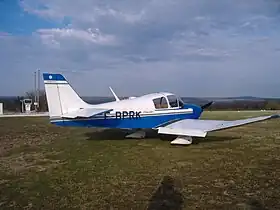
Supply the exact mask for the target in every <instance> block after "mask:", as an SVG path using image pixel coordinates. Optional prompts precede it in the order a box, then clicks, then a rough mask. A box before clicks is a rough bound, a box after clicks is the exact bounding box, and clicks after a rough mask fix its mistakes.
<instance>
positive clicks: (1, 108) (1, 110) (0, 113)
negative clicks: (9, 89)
mask: <svg viewBox="0 0 280 210" xmlns="http://www.w3.org/2000/svg"><path fill="white" fill-rule="evenodd" d="M0 115H3V103H0Z"/></svg>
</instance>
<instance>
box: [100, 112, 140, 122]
mask: <svg viewBox="0 0 280 210" xmlns="http://www.w3.org/2000/svg"><path fill="white" fill-rule="evenodd" d="M140 113H141V112H140V111H139V112H135V111H122V112H121V111H116V114H115V118H116V119H130V120H131V119H139V118H141V116H140ZM106 117H107V116H106V115H105V119H106Z"/></svg>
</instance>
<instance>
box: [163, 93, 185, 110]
mask: <svg viewBox="0 0 280 210" xmlns="http://www.w3.org/2000/svg"><path fill="white" fill-rule="evenodd" d="M167 99H168V101H169V105H170V107H171V108H174V107H183V105H184V103H183V101H182V99H181V98H180V97H177V96H175V95H169V96H167Z"/></svg>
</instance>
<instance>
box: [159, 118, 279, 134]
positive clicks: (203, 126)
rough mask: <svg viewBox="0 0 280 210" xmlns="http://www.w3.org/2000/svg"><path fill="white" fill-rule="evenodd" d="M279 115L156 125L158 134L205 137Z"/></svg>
mask: <svg viewBox="0 0 280 210" xmlns="http://www.w3.org/2000/svg"><path fill="white" fill-rule="evenodd" d="M278 117H280V115H270V116H261V117H254V118H248V119H241V120H232V121H225V120H200V119H184V120H179V121H176V122H173V123H171V124H168V125H166V126H163V127H158V133H160V134H172V135H178V136H196V137H205V136H206V135H207V133H208V132H211V131H218V130H223V129H228V128H232V127H237V126H241V125H245V124H249V123H254V122H259V121H263V120H268V119H273V118H278Z"/></svg>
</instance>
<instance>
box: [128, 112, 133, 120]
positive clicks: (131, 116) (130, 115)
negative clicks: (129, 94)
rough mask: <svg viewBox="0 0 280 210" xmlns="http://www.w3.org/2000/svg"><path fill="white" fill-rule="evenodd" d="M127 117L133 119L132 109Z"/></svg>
mask: <svg viewBox="0 0 280 210" xmlns="http://www.w3.org/2000/svg"><path fill="white" fill-rule="evenodd" d="M129 119H134V111H130V112H129Z"/></svg>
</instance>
